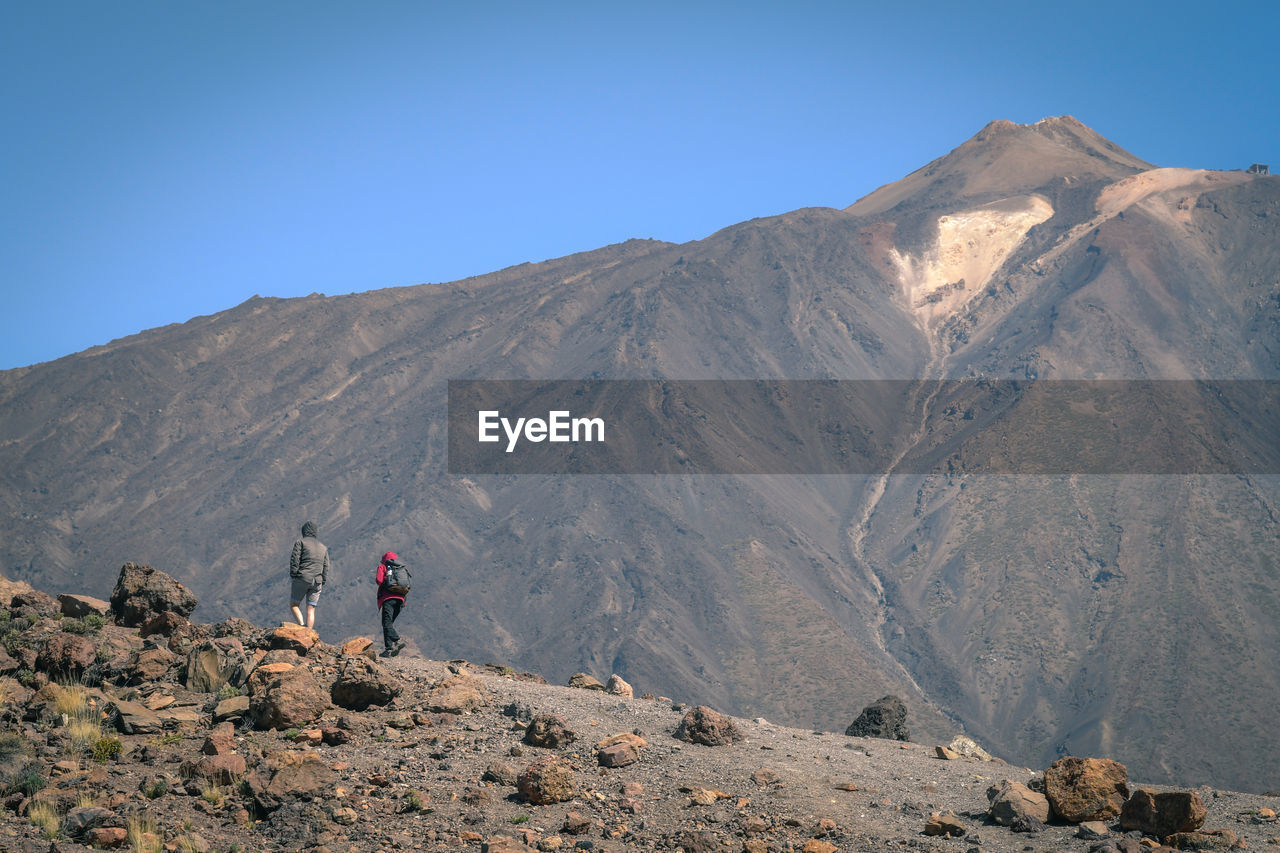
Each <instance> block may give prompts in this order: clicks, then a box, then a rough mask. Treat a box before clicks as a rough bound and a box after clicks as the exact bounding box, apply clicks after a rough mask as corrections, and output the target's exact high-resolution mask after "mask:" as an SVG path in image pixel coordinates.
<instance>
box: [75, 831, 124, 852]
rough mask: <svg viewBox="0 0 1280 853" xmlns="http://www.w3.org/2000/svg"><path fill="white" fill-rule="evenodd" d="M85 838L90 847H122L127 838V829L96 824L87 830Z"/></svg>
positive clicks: (111, 848)
mask: <svg viewBox="0 0 1280 853" xmlns="http://www.w3.org/2000/svg"><path fill="white" fill-rule="evenodd" d="M85 840H86V841H87V842H88V843H89V846H90V847H100V848H105V849H107V850H114V849H115V848H117V847H123V846H124V845H125V842H126V841H128V840H129V830H127V829H125V828H124V827H122V826H96V827H94V828H93V829H91V830H89V833H88V835H86V836H85Z"/></svg>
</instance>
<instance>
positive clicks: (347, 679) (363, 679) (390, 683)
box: [329, 657, 404, 711]
mask: <svg viewBox="0 0 1280 853" xmlns="http://www.w3.org/2000/svg"><path fill="white" fill-rule="evenodd" d="M403 690H404V685H403V684H402V683H401V682H400V679H398V678H396V677H395V676H394V675H392V674H391V673H390V672H388V671H387V670H385V669H383V668H382V667H380V666H378V665H377V664H376V663H374V662H373V661H371V660H369V659H367V658H363V657H347V658H344V659H343V661H342V669H341V670H340V671H339V673H338V677H337V678H336V679H335V680H334V682H333V687H332V688H331V689H330V691H329V694H330V697H331V698H332V699H333V704H335V705H338V706H340V707H343V708H347V709H350V710H352V711H364V710H366V709H367V708H368V707H369V706H370V705H379V706H381V705H386V704H388V703H389V702H390V701H391V700H392V699H394V698H396V697H397V696H399V695H400V693H401V691H403Z"/></svg>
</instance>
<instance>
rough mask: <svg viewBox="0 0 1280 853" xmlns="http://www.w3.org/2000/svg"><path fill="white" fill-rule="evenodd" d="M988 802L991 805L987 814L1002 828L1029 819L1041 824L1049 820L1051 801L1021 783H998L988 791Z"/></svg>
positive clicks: (1004, 781) (1005, 781)
mask: <svg viewBox="0 0 1280 853" xmlns="http://www.w3.org/2000/svg"><path fill="white" fill-rule="evenodd" d="M987 800H988V801H989V802H990V803H991V806H990V808H988V809H987V813H988V814H989V815H991V820H992V821H994V822H995V823H998V824H1000V825H1001V826H1012V825H1013V824H1014V822H1015V821H1018V820H1025V819H1026V818H1028V817H1032V818H1035V819H1036V820H1038V821H1040V822H1041V823H1044V822H1045V821H1047V820H1048V819H1049V800H1048V799H1047V798H1046V797H1045V795H1044V794H1041V793H1039V792H1037V791H1033V790H1031V789H1030V788H1028V787H1027V786H1026V785H1023V784H1022V783H1021V782H1014V781H1011V780H1009V779H1003V780H1001V781H1000V782H997V783H996V784H994V785H992V786H991V787H990V788H988V789H987Z"/></svg>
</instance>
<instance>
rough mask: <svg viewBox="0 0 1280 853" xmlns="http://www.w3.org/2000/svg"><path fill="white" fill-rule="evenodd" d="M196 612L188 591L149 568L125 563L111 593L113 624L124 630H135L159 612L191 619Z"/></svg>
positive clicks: (194, 601)
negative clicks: (115, 623) (114, 620)
mask: <svg viewBox="0 0 1280 853" xmlns="http://www.w3.org/2000/svg"><path fill="white" fill-rule="evenodd" d="M195 609H196V597H195V596H194V595H192V593H191V591H190V590H189V589H187V588H186V587H185V586H183V585H182V584H180V583H178V582H177V581H176V580H174V579H173V577H172V576H170V575H168V574H166V573H164V572H161V571H157V570H156V569H153V568H152V567H151V566H140V565H138V564H137V563H125V564H124V565H123V566H121V567H120V576H119V577H118V578H116V585H115V588H114V589H112V590H111V610H112V612H113V613H114V614H115V618H116V622H117V623H118V624H120V625H123V626H124V627H126V628H136V627H138V626H139V625H142V624H143V623H144V622H146V621H147V620H148V619H153V618H155V617H156V616H159V615H161V614H162V613H175V614H177V615H178V616H183V617H186V616H190V615H191V612H192V611H193V610H195Z"/></svg>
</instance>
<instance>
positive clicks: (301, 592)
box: [289, 577, 324, 607]
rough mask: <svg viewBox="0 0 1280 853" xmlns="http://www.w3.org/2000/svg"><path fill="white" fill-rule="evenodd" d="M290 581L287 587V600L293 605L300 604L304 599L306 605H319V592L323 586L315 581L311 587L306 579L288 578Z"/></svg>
mask: <svg viewBox="0 0 1280 853" xmlns="http://www.w3.org/2000/svg"><path fill="white" fill-rule="evenodd" d="M289 580H290V581H291V583H290V586H289V600H290V601H291V602H293V603H294V604H301V603H302V601H303V599H306V602H307V604H309V605H310V606H312V607H315V606H316V605H317V604H319V603H320V590H321V589H323V587H324V584H322V583H321V582H320V581H316V582H315V584H314V585H313V584H312V583H311V582H310V581H308V580H307V579H306V578H293V577H291V578H289Z"/></svg>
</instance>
